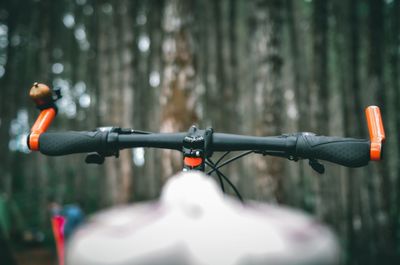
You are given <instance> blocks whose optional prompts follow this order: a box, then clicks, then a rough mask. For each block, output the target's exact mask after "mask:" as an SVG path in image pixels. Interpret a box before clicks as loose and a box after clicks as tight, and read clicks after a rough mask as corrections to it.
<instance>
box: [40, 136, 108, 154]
mask: <svg viewBox="0 0 400 265" xmlns="http://www.w3.org/2000/svg"><path fill="white" fill-rule="evenodd" d="M107 135H108V132H102V131H93V132H74V131H71V132H54V133H51V132H50V133H42V134H41V135H40V136H39V151H40V152H41V153H42V154H45V155H50V156H60V155H69V154H75V153H90V152H103V151H106V150H107V149H106V147H107Z"/></svg>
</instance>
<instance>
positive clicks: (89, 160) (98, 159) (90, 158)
mask: <svg viewBox="0 0 400 265" xmlns="http://www.w3.org/2000/svg"><path fill="white" fill-rule="evenodd" d="M104 160H105V156H103V155H100V154H99V153H89V154H87V155H86V158H85V163H86V164H97V165H102V164H103V163H104Z"/></svg>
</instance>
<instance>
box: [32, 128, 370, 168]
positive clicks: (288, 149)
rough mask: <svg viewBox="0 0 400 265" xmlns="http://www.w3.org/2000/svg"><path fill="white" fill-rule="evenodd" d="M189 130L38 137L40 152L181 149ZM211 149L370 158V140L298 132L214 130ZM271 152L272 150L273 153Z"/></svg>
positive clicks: (350, 162) (351, 163)
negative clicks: (251, 133) (274, 133)
mask: <svg viewBox="0 0 400 265" xmlns="http://www.w3.org/2000/svg"><path fill="white" fill-rule="evenodd" d="M185 137H186V133H151V134H117V133H112V132H107V131H91V132H74V131H71V132H49V133H42V134H41V135H40V137H39V143H40V144H39V151H40V152H41V153H43V154H45V155H50V156H60V155H68V154H74V153H90V152H98V153H108V152H109V151H110V150H120V149H125V148H134V147H152V148H162V149H173V150H182V148H183V142H184V138H185ZM210 148H211V150H212V151H245V150H254V151H259V152H265V153H267V154H270V155H271V154H272V155H273V154H274V153H273V152H276V154H277V155H279V156H282V155H283V154H284V156H286V157H291V158H292V159H297V158H303V159H321V160H325V161H329V162H333V163H336V164H339V165H343V166H347V167H360V166H365V165H367V164H368V162H369V160H370V141H368V140H364V139H353V138H339V137H326V136H316V135H313V134H309V133H298V134H291V135H282V136H269V137H256V136H243V135H234V134H225V133H214V134H213V136H212V144H211V145H210ZM271 152H272V153H271Z"/></svg>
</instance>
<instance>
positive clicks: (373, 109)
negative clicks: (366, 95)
mask: <svg viewBox="0 0 400 265" xmlns="http://www.w3.org/2000/svg"><path fill="white" fill-rule="evenodd" d="M365 115H366V117H367V123H368V130H369V138H370V141H371V149H370V157H371V160H375V161H376V160H380V159H381V158H382V154H381V153H382V143H383V142H384V141H385V138H386V136H385V130H384V128H383V122H382V117H381V111H380V109H379V107H377V106H369V107H368V108H366V109H365Z"/></svg>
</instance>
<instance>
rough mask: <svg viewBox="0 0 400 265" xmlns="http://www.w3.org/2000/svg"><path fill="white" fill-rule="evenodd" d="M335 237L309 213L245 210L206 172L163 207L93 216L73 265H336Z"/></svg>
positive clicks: (185, 180)
mask: <svg viewBox="0 0 400 265" xmlns="http://www.w3.org/2000/svg"><path fill="white" fill-rule="evenodd" d="M338 256H339V254H338V248H337V245H336V241H335V238H334V236H333V235H332V234H331V232H330V231H329V230H327V229H326V228H325V227H323V226H321V225H319V224H318V223H316V222H315V221H314V220H313V219H311V218H310V217H308V216H306V215H305V214H303V213H301V212H299V211H296V210H292V209H288V208H283V207H278V206H275V205H269V204H262V203H253V202H252V203H246V204H244V205H243V204H241V203H240V202H238V201H236V200H235V199H233V198H230V197H228V196H226V195H224V194H223V193H222V192H221V190H220V189H219V187H218V186H217V184H216V183H215V181H214V180H213V179H211V178H210V177H209V176H206V175H204V174H202V173H200V172H194V171H193V172H186V173H180V174H178V175H176V176H174V177H172V178H171V179H170V180H169V181H168V182H167V184H166V185H165V186H164V188H163V191H162V196H161V199H160V200H159V201H155V202H150V203H140V204H135V205H132V206H124V207H118V208H113V209H111V210H107V211H104V212H101V213H99V214H97V215H95V216H93V217H92V218H91V219H90V220H89V222H88V224H86V225H84V226H83V227H82V228H81V229H80V230H79V231H78V232H77V233H76V234H75V235H74V236H73V238H72V240H71V242H70V244H69V247H68V249H67V264H69V265H92V264H93V265H94V264H96V265H98V264H101V265H108V264H110V265H111V264H113V265H128V264H129V265H131V264H140V265H150V264H151V265H153V264H154V265H155V264H164V265H169V264H171V265H180V264H185V265H186V264H191V265H197V264H198V265H203V264H204V265H233V264H235V265H236V264H237V265H242V264H243V265H244V264H252V265H257V264H274V265H289V264H291V265H292V264H293V265H294V264H296V265H299V264H302V265H306V264H307V265H310V264H313V265H316V264H321V265H322V264H324V265H325V264H337V263H338V260H339V258H338Z"/></svg>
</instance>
